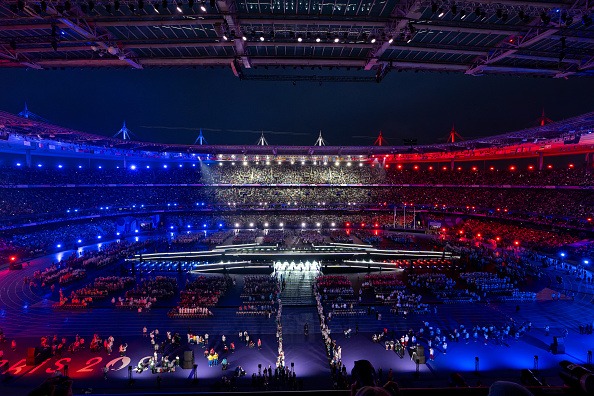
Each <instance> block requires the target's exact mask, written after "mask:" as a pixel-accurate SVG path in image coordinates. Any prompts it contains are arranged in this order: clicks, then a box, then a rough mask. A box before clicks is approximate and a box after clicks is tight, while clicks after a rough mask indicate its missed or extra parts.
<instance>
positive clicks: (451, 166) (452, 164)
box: [450, 158, 456, 170]
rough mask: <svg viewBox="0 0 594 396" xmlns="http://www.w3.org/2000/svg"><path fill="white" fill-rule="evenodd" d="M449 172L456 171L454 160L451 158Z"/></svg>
mask: <svg viewBox="0 0 594 396" xmlns="http://www.w3.org/2000/svg"><path fill="white" fill-rule="evenodd" d="M450 170H456V164H455V162H454V159H453V158H452V160H451V161H450Z"/></svg>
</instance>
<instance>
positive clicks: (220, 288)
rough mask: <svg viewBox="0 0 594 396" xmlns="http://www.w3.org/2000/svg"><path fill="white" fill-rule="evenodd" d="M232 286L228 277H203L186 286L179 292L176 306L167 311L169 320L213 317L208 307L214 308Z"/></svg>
mask: <svg viewBox="0 0 594 396" xmlns="http://www.w3.org/2000/svg"><path fill="white" fill-rule="evenodd" d="M231 284H232V280H231V278H229V277H228V276H204V275H200V276H198V277H197V278H196V279H194V280H193V281H191V282H188V283H187V284H186V289H185V290H182V291H181V292H180V300H179V303H178V305H177V306H176V307H175V308H173V309H172V310H171V311H169V314H168V316H169V317H170V318H202V317H208V316H213V313H212V311H210V309H209V308H210V307H214V306H215V305H217V303H218V302H219V298H221V297H222V296H223V295H224V294H225V293H226V291H227V288H228V287H229V286H230V285H231Z"/></svg>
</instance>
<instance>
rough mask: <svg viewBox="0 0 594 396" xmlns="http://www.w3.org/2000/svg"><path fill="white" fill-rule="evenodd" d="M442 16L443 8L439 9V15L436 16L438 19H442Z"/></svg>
mask: <svg viewBox="0 0 594 396" xmlns="http://www.w3.org/2000/svg"><path fill="white" fill-rule="evenodd" d="M444 15H445V12H444V11H443V8H440V9H439V15H438V17H439V18H441V17H443V16H444Z"/></svg>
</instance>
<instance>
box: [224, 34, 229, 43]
mask: <svg viewBox="0 0 594 396" xmlns="http://www.w3.org/2000/svg"><path fill="white" fill-rule="evenodd" d="M223 40H225V41H227V40H229V37H227V34H226V33H223Z"/></svg>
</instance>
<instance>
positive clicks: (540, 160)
mask: <svg viewBox="0 0 594 396" xmlns="http://www.w3.org/2000/svg"><path fill="white" fill-rule="evenodd" d="M543 167H544V155H543V154H542V151H541V152H540V153H538V170H539V171H541V170H542V168H543Z"/></svg>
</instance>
